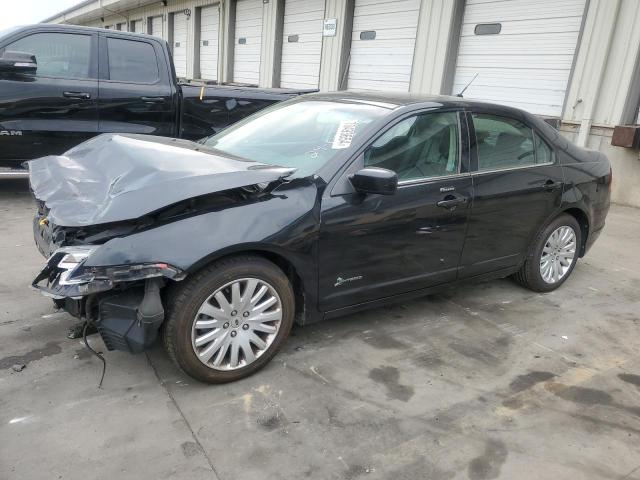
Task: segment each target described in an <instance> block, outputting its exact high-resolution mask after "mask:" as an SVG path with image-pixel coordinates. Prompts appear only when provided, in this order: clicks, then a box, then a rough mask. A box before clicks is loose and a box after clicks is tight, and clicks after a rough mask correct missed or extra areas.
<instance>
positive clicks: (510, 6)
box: [463, 0, 584, 23]
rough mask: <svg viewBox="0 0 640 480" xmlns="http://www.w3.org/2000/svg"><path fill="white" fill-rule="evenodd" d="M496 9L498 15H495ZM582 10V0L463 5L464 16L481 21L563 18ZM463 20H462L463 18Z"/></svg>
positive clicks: (511, 0)
mask: <svg viewBox="0 0 640 480" xmlns="http://www.w3.org/2000/svg"><path fill="white" fill-rule="evenodd" d="M496 11H498V12H499V16H496ZM583 12H584V0H562V1H553V2H552V1H548V0H541V1H539V2H532V1H531V0H510V1H500V0H497V1H491V2H483V3H476V2H473V1H471V0H467V2H466V5H465V17H467V18H469V17H472V18H473V21H474V22H476V23H478V22H480V23H482V22H495V21H501V22H506V21H509V20H521V19H523V18H564V17H572V16H573V17H582V14H583ZM463 22H464V20H463Z"/></svg>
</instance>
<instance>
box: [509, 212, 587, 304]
mask: <svg viewBox="0 0 640 480" xmlns="http://www.w3.org/2000/svg"><path fill="white" fill-rule="evenodd" d="M581 242H582V232H581V230H580V225H579V224H578V221H577V220H576V219H575V218H574V217H572V216H571V215H568V214H566V213H565V214H562V215H560V216H558V217H557V218H555V219H554V220H553V221H551V222H550V223H549V224H548V225H547V226H546V227H545V228H544V229H543V230H542V231H541V232H540V233H539V234H538V236H537V238H536V240H535V241H534V245H533V249H532V250H531V252H530V254H529V256H527V259H526V260H525V262H524V264H523V265H522V268H521V269H520V271H518V273H516V274H515V275H514V279H515V280H516V281H517V282H518V283H519V284H520V285H522V286H524V287H526V288H528V289H530V290H533V291H534V292H550V291H552V290H555V289H556V288H558V287H559V286H560V285H562V284H563V283H564V282H565V281H566V280H567V278H569V276H570V275H571V272H573V269H574V267H575V266H576V262H577V261H578V255H579V253H580V246H581V245H582V243H581Z"/></svg>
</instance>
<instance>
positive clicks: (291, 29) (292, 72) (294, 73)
mask: <svg viewBox="0 0 640 480" xmlns="http://www.w3.org/2000/svg"><path fill="white" fill-rule="evenodd" d="M323 19H324V0H286V2H285V5H284V28H283V36H282V67H281V70H280V86H282V87H285V88H317V87H318V82H319V80H320V57H321V55H322V20H323Z"/></svg>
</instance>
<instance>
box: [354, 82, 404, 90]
mask: <svg viewBox="0 0 640 480" xmlns="http://www.w3.org/2000/svg"><path fill="white" fill-rule="evenodd" d="M406 85H407V82H406V81H401V82H396V81H392V80H370V79H362V80H359V79H350V80H349V88H351V89H353V90H385V91H393V92H406V91H407V87H406Z"/></svg>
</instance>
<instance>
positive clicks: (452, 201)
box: [436, 193, 467, 210]
mask: <svg viewBox="0 0 640 480" xmlns="http://www.w3.org/2000/svg"><path fill="white" fill-rule="evenodd" d="M466 203H467V197H463V196H462V195H458V194H457V193H450V194H449V195H446V196H445V197H444V198H443V199H442V200H440V201H439V202H438V203H436V205H437V206H438V207H441V208H446V209H448V210H455V208H456V207H457V206H458V205H464V204H466Z"/></svg>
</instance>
